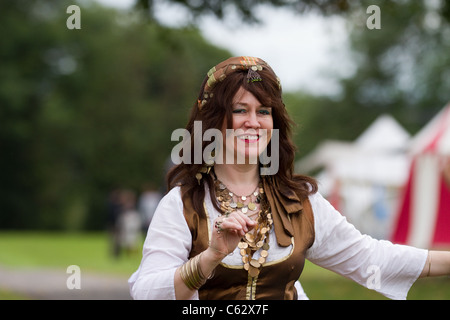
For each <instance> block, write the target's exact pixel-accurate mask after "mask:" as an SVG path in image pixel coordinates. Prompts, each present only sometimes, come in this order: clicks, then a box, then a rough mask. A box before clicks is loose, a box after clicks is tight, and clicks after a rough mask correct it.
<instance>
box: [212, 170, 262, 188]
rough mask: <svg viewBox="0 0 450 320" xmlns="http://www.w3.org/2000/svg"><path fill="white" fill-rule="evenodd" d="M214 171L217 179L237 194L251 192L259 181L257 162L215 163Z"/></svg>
mask: <svg viewBox="0 0 450 320" xmlns="http://www.w3.org/2000/svg"><path fill="white" fill-rule="evenodd" d="M214 172H215V174H216V177H217V179H219V180H220V181H221V182H222V183H223V184H225V185H226V186H227V188H228V189H229V190H230V191H232V192H233V193H235V194H237V195H247V194H250V193H252V192H253V191H254V190H255V188H256V187H257V186H258V183H259V166H258V165H257V164H233V165H230V164H215V165H214Z"/></svg>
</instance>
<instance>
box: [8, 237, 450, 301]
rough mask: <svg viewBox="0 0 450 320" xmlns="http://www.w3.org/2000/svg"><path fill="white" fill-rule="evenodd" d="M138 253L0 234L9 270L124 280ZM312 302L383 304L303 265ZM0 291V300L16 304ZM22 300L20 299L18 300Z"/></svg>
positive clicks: (438, 286)
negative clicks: (115, 253) (71, 271)
mask: <svg viewBox="0 0 450 320" xmlns="http://www.w3.org/2000/svg"><path fill="white" fill-rule="evenodd" d="M140 260H141V252H140V250H139V252H138V253H137V254H136V255H134V256H131V257H126V256H121V257H120V258H119V259H114V258H113V257H112V256H111V255H110V247H109V237H108V234H107V233H101V232H99V233H51V232H0V265H1V266H6V267H13V268H67V267H68V266H69V265H72V264H75V265H78V266H80V268H81V269H82V270H85V271H91V272H98V273H103V274H117V275H120V276H129V275H131V273H132V272H134V271H135V270H136V269H137V267H138V266H139V263H140ZM300 280H301V283H302V286H303V288H304V289H305V291H306V294H307V295H308V297H309V298H310V299H312V300H325V299H326V300H334V299H342V300H375V299H386V298H385V297H383V296H382V295H380V294H378V293H377V292H375V291H372V290H368V289H366V288H364V287H362V286H360V285H358V284H356V283H354V282H353V281H351V280H348V279H346V278H344V277H341V276H339V275H337V274H335V273H333V272H331V271H328V270H325V269H323V268H320V267H318V266H315V265H314V264H312V263H310V262H308V261H307V262H306V265H305V269H304V271H303V274H302V276H301V278H300ZM17 298H18V296H16V295H15V294H14V293H11V292H7V291H2V290H0V299H17ZM22 298H26V297H22ZM408 299H413V300H414V299H418V300H422V299H436V300H441V299H442V300H449V299H450V278H449V277H440V278H429V279H419V280H418V281H417V282H416V283H415V284H414V285H413V287H412V289H411V290H410V292H409V295H408Z"/></svg>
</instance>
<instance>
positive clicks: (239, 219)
mask: <svg viewBox="0 0 450 320" xmlns="http://www.w3.org/2000/svg"><path fill="white" fill-rule="evenodd" d="M255 225H256V223H255V222H254V221H253V220H252V219H250V218H249V217H247V216H246V215H245V214H243V213H239V212H237V211H234V212H233V213H231V214H230V215H228V216H227V217H219V218H218V220H217V221H216V226H217V227H218V228H220V229H222V230H228V231H231V232H232V231H236V232H238V233H239V234H240V235H241V236H244V235H245V233H247V232H248V231H250V230H251V229H253V228H254V226H255Z"/></svg>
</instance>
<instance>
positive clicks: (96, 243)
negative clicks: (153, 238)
mask: <svg viewBox="0 0 450 320" xmlns="http://www.w3.org/2000/svg"><path fill="white" fill-rule="evenodd" d="M140 260H141V250H139V251H138V252H137V253H136V254H135V255H133V256H131V257H125V256H123V255H122V256H121V257H119V258H118V259H114V258H113V257H112V255H111V254H110V245H109V236H108V234H107V233H101V232H99V233H59V232H55V233H52V232H0V265H3V266H9V267H14V268H34V267H48V268H67V267H68V266H70V265H78V266H79V267H80V268H81V269H82V270H85V271H92V272H99V273H106V274H118V275H131V273H132V272H134V271H135V270H136V269H137V267H138V266H139V263H140Z"/></svg>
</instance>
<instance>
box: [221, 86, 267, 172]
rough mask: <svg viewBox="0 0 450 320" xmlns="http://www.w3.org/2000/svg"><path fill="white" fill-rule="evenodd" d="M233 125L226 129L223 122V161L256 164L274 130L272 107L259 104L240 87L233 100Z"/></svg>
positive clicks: (250, 94)
mask: <svg viewBox="0 0 450 320" xmlns="http://www.w3.org/2000/svg"><path fill="white" fill-rule="evenodd" d="M231 107H232V128H231V130H230V129H226V121H224V124H223V128H222V132H223V134H224V150H226V159H225V163H238V164H242V163H247V164H256V163H257V159H258V156H259V155H260V154H261V153H262V152H263V151H264V149H265V148H266V147H267V145H268V144H269V142H270V138H271V130H272V129H273V118H272V108H271V107H270V106H264V105H262V104H261V103H260V102H259V100H258V99H257V98H256V97H255V96H254V95H253V94H252V93H250V92H249V91H247V90H245V89H243V88H242V87H241V88H240V89H239V90H238V91H237V92H236V94H235V96H234V98H233V103H232V106H231Z"/></svg>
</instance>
